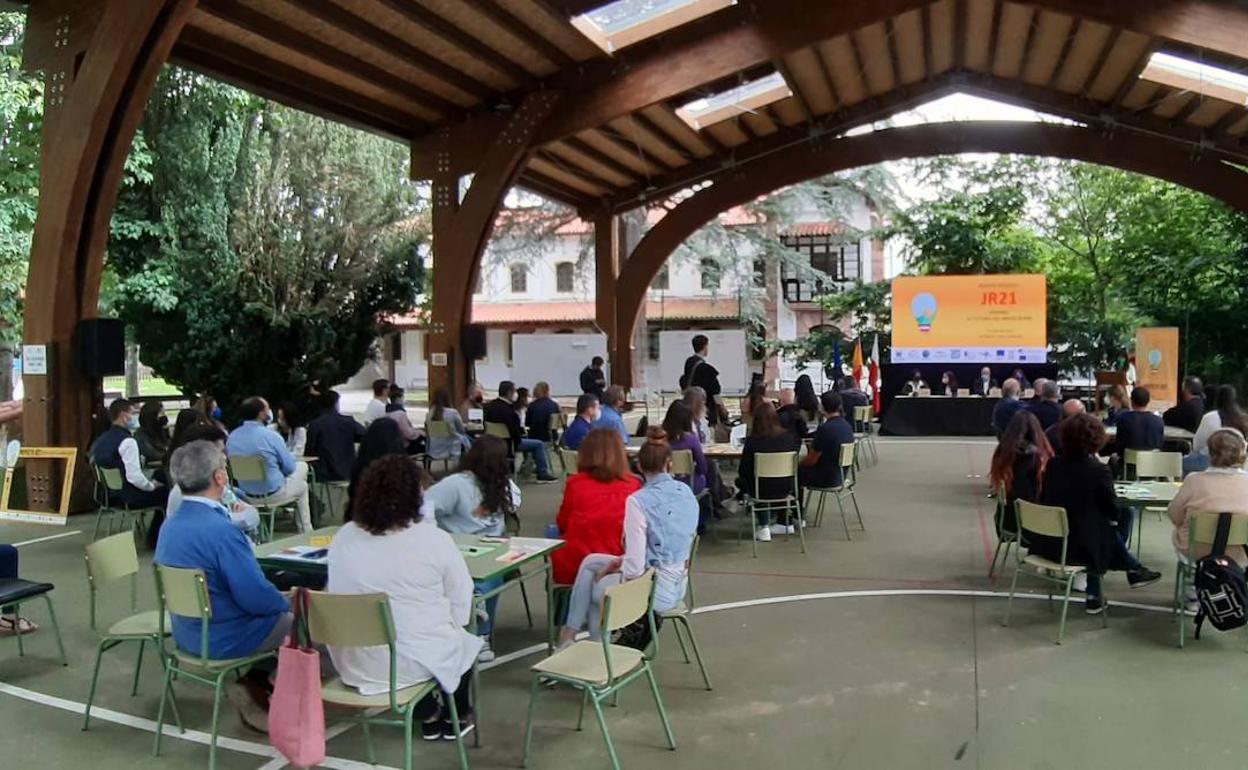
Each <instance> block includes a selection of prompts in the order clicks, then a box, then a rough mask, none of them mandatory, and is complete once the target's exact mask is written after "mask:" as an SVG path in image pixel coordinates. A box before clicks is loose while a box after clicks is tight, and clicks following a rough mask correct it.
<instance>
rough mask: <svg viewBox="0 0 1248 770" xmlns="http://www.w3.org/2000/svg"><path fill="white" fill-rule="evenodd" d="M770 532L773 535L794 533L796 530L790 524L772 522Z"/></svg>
mask: <svg viewBox="0 0 1248 770" xmlns="http://www.w3.org/2000/svg"><path fill="white" fill-rule="evenodd" d="M771 534H773V535H796V534H797V530H796V529H793V525H792V524H772V525H771Z"/></svg>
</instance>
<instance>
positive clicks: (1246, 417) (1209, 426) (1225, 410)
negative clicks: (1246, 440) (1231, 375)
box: [1192, 385, 1248, 457]
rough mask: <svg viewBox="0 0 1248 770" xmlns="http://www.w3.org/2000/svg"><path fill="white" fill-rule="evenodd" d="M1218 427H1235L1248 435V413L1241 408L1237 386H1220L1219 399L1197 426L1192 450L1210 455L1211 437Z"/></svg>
mask: <svg viewBox="0 0 1248 770" xmlns="http://www.w3.org/2000/svg"><path fill="white" fill-rule="evenodd" d="M1218 428H1234V429H1236V430H1238V431H1239V432H1240V433H1243V434H1244V435H1248V414H1245V413H1244V410H1243V409H1241V408H1240V406H1239V401H1238V400H1237V395H1236V393H1235V388H1234V387H1233V386H1231V385H1222V386H1220V387H1219V388H1218V393H1217V400H1216V402H1215V404H1214V409H1213V411H1210V412H1207V413H1206V414H1205V416H1204V417H1201V418H1200V425H1199V426H1197V428H1196V437H1195V438H1193V439H1192V452H1193V453H1195V454H1201V455H1204V456H1206V457H1208V455H1209V437H1210V436H1212V435H1213V432H1214V431H1216V430H1217V429H1218Z"/></svg>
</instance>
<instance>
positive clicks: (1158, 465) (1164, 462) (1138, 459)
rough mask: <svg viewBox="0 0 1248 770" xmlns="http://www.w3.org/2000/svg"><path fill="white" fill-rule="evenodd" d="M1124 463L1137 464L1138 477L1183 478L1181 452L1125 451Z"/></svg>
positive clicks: (1172, 479) (1136, 474) (1168, 479)
mask: <svg viewBox="0 0 1248 770" xmlns="http://www.w3.org/2000/svg"><path fill="white" fill-rule="evenodd" d="M1124 455H1125V456H1124V457H1123V464H1124V465H1133V466H1135V478H1137V479H1165V480H1167V481H1178V480H1179V479H1182V478H1183V455H1182V454H1181V453H1179V452H1134V451H1132V450H1127V452H1125V453H1124Z"/></svg>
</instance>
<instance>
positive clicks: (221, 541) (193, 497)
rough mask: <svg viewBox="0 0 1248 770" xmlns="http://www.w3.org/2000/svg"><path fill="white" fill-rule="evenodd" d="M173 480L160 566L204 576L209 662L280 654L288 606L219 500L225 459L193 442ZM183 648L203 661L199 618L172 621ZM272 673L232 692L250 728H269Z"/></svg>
mask: <svg viewBox="0 0 1248 770" xmlns="http://www.w3.org/2000/svg"><path fill="white" fill-rule="evenodd" d="M169 471H170V475H171V476H172V477H173V478H174V479H175V480H176V483H177V485H178V488H179V489H180V490H181V491H182V496H183V497H182V505H181V506H180V507H179V508H178V514H177V515H176V516H173V517H171V518H170V519H169V520H168V521H166V522H165V525H164V527H163V528H162V529H161V531H160V540H159V542H158V543H157V545H156V559H155V560H156V563H157V564H159V565H163V566H166V567H180V568H183V569H198V570H203V573H204V580H205V581H206V582H207V584H208V595H209V596H210V597H211V602H212V619H211V620H210V621H209V624H208V650H207V655H208V657H210V658H213V659H224V658H242V657H246V656H249V655H255V654H257V653H260V652H265V651H267V650H274V649H277V647H278V646H279V645H281V644H282V641H283V640H284V639H285V638H286V637H287V636H288V635H289V633H290V627H291V622H292V615H291V611H290V602H288V601H287V600H286V597H284V596H282V594H281V593H280V592H278V590H277V589H276V588H274V587H273V584H272V583H270V582H269V581H268V580H267V579H265V577H264V573H263V572H261V571H260V565H259V564H258V563H257V562H256V557H255V554H254V553H253V552H252V548H251V543H250V541H248V540H247V537H246V536H245V535H244V534H243V533H242V532H240V531H239V529H238V528H237V527H235V526H234V524H233V523H232V522H231V521H230V517H229V512H228V511H227V510H226V508H225V506H224V505H223V504H222V503H221V497H222V495H223V494H224V493H225V489H226V485H227V484H229V476H228V475H227V474H226V472H225V457H224V456H223V455H222V454H221V450H220V449H219V448H218V447H217V445H216V444H214V443H212V442H210V441H192V442H190V443H189V444H186V445H184V446H182V447H180V448H179V449H178V450H177V451H175V452H174V453H173V457H172V458H170V462H169ZM172 622H173V628H172V631H173V640H174V643H175V644H176V645H177V647H178V649H180V650H182V651H183V652H186V653H188V654H191V655H200V654H201V648H200V642H201V633H202V631H201V626H200V620H199V618H189V617H180V616H176V615H175V616H174V617H173V618H172ZM267 681H268V676H267V673H265V672H256V675H255V676H250V675H249V676H248V677H247V678H246V679H245V680H244V681H243V682H238V683H234V684H231V685H230V688H231V689H230V693H229V695H230V702H231V703H234V705H235V706H237V707H238V708H239V711H240V714H241V716H242V717H243V720H244V722H246V723H247V724H248V725H249V726H251V727H253V728H255V729H257V730H261V731H265V730H267V729H268V702H267V701H268V697H267V696H268V693H267V690H266V686H265V685H266V684H267Z"/></svg>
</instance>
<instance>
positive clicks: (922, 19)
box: [919, 5, 936, 80]
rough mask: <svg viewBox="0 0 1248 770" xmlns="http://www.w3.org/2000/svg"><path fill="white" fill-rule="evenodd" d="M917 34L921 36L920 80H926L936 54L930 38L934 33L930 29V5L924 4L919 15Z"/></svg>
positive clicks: (929, 74) (930, 72) (930, 74)
mask: <svg viewBox="0 0 1248 770" xmlns="http://www.w3.org/2000/svg"><path fill="white" fill-rule="evenodd" d="M919 34H920V35H922V37H923V77H921V78H919V79H920V80H926V79H927V78H930V77H931V76H932V74H933V73H932V68H933V67H934V66H935V64H934V62H935V61H936V54H935V52H934V51H933V50H932V49H933V48H934V47H935V43H934V41H933V40H932V37H933V35H934V34H935V33H934V32H933V31H932V6H930V5H925V6H923V10H922V12H921V13H920V15H919Z"/></svg>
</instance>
